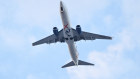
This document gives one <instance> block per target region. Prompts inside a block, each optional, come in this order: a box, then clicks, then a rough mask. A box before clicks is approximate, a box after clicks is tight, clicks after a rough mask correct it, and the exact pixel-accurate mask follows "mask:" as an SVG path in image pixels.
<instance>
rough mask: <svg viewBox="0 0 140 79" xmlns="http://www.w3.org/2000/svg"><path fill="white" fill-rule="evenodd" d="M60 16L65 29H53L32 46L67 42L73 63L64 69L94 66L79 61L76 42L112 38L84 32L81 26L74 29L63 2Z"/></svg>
mask: <svg viewBox="0 0 140 79" xmlns="http://www.w3.org/2000/svg"><path fill="white" fill-rule="evenodd" d="M60 15H61V19H62V24H63V29H62V30H60V31H58V29H57V27H53V34H52V35H50V36H48V37H46V38H43V39H41V40H39V41H37V42H34V43H32V45H33V46H35V45H39V44H44V43H47V44H51V43H56V42H61V43H65V42H66V43H67V44H68V48H69V51H70V55H71V58H72V61H71V62H69V63H68V64H66V65H64V66H62V68H66V67H70V66H78V65H91V66H94V64H92V63H88V62H85V61H82V60H79V59H78V52H77V49H76V47H75V42H77V41H80V40H95V39H109V40H111V39H112V37H110V36H105V35H99V34H95V33H89V32H85V31H82V30H81V26H80V25H77V26H76V29H74V28H72V27H71V26H70V22H69V20H68V16H67V12H66V9H65V7H64V5H63V3H62V1H60Z"/></svg>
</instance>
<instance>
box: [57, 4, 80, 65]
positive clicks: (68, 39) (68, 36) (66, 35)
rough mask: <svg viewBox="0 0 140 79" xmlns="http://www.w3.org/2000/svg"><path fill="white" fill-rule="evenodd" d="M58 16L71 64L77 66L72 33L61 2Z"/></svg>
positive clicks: (76, 53) (76, 54)
mask: <svg viewBox="0 0 140 79" xmlns="http://www.w3.org/2000/svg"><path fill="white" fill-rule="evenodd" d="M60 14H61V18H62V23H63V27H64V28H63V33H64V38H65V40H66V43H67V44H68V48H69V51H70V55H71V58H72V60H73V62H74V63H75V65H78V52H77V50H76V47H75V44H74V39H73V32H72V29H71V27H70V23H69V20H68V16H67V12H66V9H65V8H64V5H63V4H62V2H60Z"/></svg>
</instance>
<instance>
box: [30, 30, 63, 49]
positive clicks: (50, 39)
mask: <svg viewBox="0 0 140 79" xmlns="http://www.w3.org/2000/svg"><path fill="white" fill-rule="evenodd" d="M56 42H65V39H64V35H63V29H62V30H60V31H59V33H58V36H56V35H55V34H52V35H50V36H48V37H46V38H43V39H41V40H39V41H37V42H34V43H33V44H32V45H33V46H35V45H39V44H44V43H47V44H51V43H56Z"/></svg>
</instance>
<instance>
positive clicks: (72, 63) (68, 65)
mask: <svg viewBox="0 0 140 79" xmlns="http://www.w3.org/2000/svg"><path fill="white" fill-rule="evenodd" d="M78 65H93V66H94V64H92V63H88V62H85V61H81V60H78ZM70 66H76V65H75V64H74V62H73V61H71V62H69V63H68V64H66V65H64V66H62V68H65V67H70Z"/></svg>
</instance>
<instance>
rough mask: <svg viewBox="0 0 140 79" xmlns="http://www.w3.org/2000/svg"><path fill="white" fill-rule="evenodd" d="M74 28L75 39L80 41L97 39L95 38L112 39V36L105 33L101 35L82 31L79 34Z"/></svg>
mask: <svg viewBox="0 0 140 79" xmlns="http://www.w3.org/2000/svg"><path fill="white" fill-rule="evenodd" d="M72 30H73V34H74V41H80V40H95V39H112V37H110V36H105V35H99V34H95V33H88V32H84V31H82V32H81V34H78V32H77V31H76V30H75V29H72Z"/></svg>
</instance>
